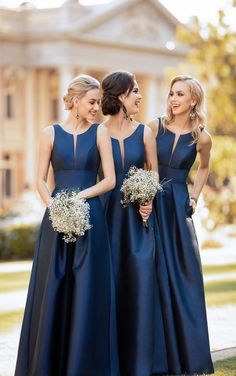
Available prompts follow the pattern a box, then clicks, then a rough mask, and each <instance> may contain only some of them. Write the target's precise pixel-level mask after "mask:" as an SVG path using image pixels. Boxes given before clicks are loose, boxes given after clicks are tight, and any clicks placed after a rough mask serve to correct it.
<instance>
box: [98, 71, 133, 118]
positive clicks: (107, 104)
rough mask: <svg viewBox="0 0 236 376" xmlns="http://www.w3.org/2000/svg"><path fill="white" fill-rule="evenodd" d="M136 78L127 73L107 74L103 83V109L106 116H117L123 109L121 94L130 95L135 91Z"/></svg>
mask: <svg viewBox="0 0 236 376" xmlns="http://www.w3.org/2000/svg"><path fill="white" fill-rule="evenodd" d="M134 81H135V76H134V75H133V74H132V73H130V72H126V71H117V72H112V73H109V74H107V75H106V76H105V77H104V79H103V81H102V90H103V93H102V101H101V107H102V112H103V114H104V115H116V114H118V112H119V111H120V108H121V107H122V102H121V101H120V99H119V98H118V97H119V96H120V95H121V94H124V93H127V95H129V93H130V92H131V91H132V90H133V88H134V84H135V82H134Z"/></svg>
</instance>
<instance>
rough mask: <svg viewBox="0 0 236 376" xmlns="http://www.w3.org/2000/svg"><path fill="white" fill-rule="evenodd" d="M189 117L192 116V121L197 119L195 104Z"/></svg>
mask: <svg viewBox="0 0 236 376" xmlns="http://www.w3.org/2000/svg"><path fill="white" fill-rule="evenodd" d="M189 117H190V120H191V121H193V120H195V118H196V110H195V106H194V107H193V108H192V110H191V112H190V115H189Z"/></svg>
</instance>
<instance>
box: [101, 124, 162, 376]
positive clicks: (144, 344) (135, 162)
mask: <svg viewBox="0 0 236 376" xmlns="http://www.w3.org/2000/svg"><path fill="white" fill-rule="evenodd" d="M143 135H144V125H143V124H139V126H138V127H137V128H136V130H135V131H134V133H133V134H132V135H131V136H129V137H127V138H126V139H125V140H124V161H122V155H121V149H120V144H119V141H118V140H117V139H115V138H112V148H113V157H114V162H115V169H116V187H115V188H114V189H113V190H112V191H111V192H108V193H107V194H105V196H104V205H105V212H106V218H107V223H108V228H109V236H110V243H111V252H112V262H113V270H114V277H115V288H116V313H117V333H118V351H119V361H120V374H121V376H150V375H151V374H152V372H154V371H155V372H158V371H160V370H163V369H166V355H165V346H164V342H163V341H164V338H163V336H162V335H161V334H162V330H160V328H161V327H162V317H161V311H160V301H159V291H158V286H157V279H156V267H155V264H156V263H155V258H156V247H155V237H154V232H153V228H154V217H153V215H151V216H150V217H149V220H148V222H149V228H148V229H145V228H144V227H143V225H142V218H141V216H140V214H139V212H138V207H136V206H134V205H129V206H128V207H126V208H123V207H122V206H121V199H122V194H121V192H120V188H121V185H122V182H123V180H124V178H125V177H127V172H128V170H129V168H130V167H131V166H136V167H138V168H143V167H144V162H145V149H144V142H143Z"/></svg>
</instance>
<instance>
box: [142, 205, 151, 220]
mask: <svg viewBox="0 0 236 376" xmlns="http://www.w3.org/2000/svg"><path fill="white" fill-rule="evenodd" d="M151 212H152V201H151V202H147V203H146V204H142V205H141V204H140V205H139V213H140V215H141V217H142V218H143V220H144V221H147V220H148V217H149V215H150V214H151Z"/></svg>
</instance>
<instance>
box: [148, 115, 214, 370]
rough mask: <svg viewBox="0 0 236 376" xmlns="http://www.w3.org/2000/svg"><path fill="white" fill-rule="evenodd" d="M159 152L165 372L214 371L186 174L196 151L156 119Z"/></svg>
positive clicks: (188, 139) (184, 136)
mask: <svg viewBox="0 0 236 376" xmlns="http://www.w3.org/2000/svg"><path fill="white" fill-rule="evenodd" d="M156 140H157V152H158V162H159V174H160V181H162V180H163V179H167V180H169V179H170V182H169V183H168V182H167V183H166V184H165V185H164V192H162V193H159V194H158V195H157V200H156V202H155V203H156V209H157V216H158V222H159V229H160V236H161V240H162V245H163V249H162V248H160V252H159V253H158V257H157V273H158V284H159V286H160V290H161V309H162V315H163V320H164V331H165V341H166V353H167V357H168V367H167V372H166V374H174V375H179V374H188V375H195V374H197V375H199V374H205V373H206V374H208V373H213V372H214V370H213V365H212V360H211V355H210V349H209V338H208V328H207V319H206V308H205V298H204V286H203V278H202V270H201V261H200V255H199V248H198V242H197V238H196V233H195V229H194V224H193V220H192V217H191V215H192V208H191V206H190V205H189V193H188V188H187V182H186V180H187V177H188V174H189V171H190V169H191V167H192V165H193V163H194V161H195V158H196V154H197V150H196V144H193V143H192V142H193V137H192V134H191V133H186V134H182V135H180V137H179V139H178V141H177V144H176V146H175V149H174V150H173V145H174V141H175V134H174V133H173V132H171V131H170V130H168V129H166V130H164V128H163V125H162V123H161V119H159V131H158V135H157V139H156Z"/></svg>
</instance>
